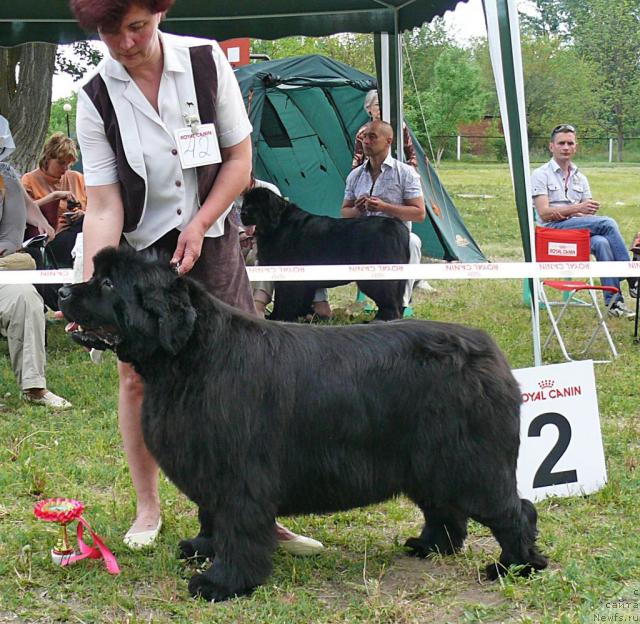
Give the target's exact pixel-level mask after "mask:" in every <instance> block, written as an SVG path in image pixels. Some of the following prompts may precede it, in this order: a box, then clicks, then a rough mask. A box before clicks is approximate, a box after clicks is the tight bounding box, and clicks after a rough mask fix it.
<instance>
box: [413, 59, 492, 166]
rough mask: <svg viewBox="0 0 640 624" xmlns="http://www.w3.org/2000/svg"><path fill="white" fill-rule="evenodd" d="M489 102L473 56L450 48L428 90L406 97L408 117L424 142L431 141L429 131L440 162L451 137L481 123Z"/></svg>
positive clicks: (435, 70) (437, 159) (437, 67)
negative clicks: (460, 128) (462, 129)
mask: <svg viewBox="0 0 640 624" xmlns="http://www.w3.org/2000/svg"><path fill="white" fill-rule="evenodd" d="M486 102H487V93H486V92H485V91H484V90H483V89H482V84H481V75H480V68H479V67H478V65H477V63H476V62H475V61H474V60H473V58H472V56H471V54H470V53H469V52H468V51H467V50H463V49H461V48H456V47H447V48H446V49H445V50H443V52H442V53H441V54H440V56H439V57H438V59H437V61H436V63H435V66H434V71H433V79H432V80H431V83H430V84H429V86H427V88H426V89H425V90H424V91H422V92H418V93H416V94H411V95H407V97H406V106H405V114H406V117H407V119H408V120H409V122H410V123H411V124H412V126H413V128H414V130H415V132H416V134H417V135H418V137H419V138H420V141H421V142H423V141H424V140H425V139H427V140H428V138H427V136H426V134H427V131H428V133H429V134H430V135H431V141H432V144H433V145H434V146H435V149H436V161H439V160H440V158H441V156H442V154H443V152H444V150H445V149H446V146H447V144H448V142H449V139H448V136H449V135H455V134H457V132H458V127H459V126H460V124H463V123H471V122H474V121H479V120H480V119H482V117H483V116H484V113H485V107H486ZM422 113H424V121H423V119H422ZM425 123H426V126H427V127H426V128H425Z"/></svg>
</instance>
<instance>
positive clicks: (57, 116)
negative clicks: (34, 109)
mask: <svg viewBox="0 0 640 624" xmlns="http://www.w3.org/2000/svg"><path fill="white" fill-rule="evenodd" d="M77 101H78V96H77V94H75V93H73V94H72V95H70V96H68V97H63V98H59V99H57V100H55V101H54V102H52V103H51V115H50V116H49V129H48V132H47V136H51V135H52V134H53V133H54V132H63V133H64V134H67V119H68V121H69V124H68V130H69V136H75V130H74V129H75V127H76V103H77ZM65 104H69V105H70V106H71V110H70V111H69V113H67V112H66V111H65V110H64V105H65Z"/></svg>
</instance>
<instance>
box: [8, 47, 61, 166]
mask: <svg viewBox="0 0 640 624" xmlns="http://www.w3.org/2000/svg"><path fill="white" fill-rule="evenodd" d="M55 59H56V46H55V45H53V44H49V43H26V44H24V45H21V46H15V47H12V48H2V47H0V114H2V115H4V116H5V117H6V118H7V119H8V120H9V123H10V125H11V132H12V134H13V138H14V140H15V142H16V151H15V152H14V153H13V154H12V155H11V158H10V161H11V164H13V165H14V166H15V168H16V169H17V170H18V171H19V172H21V173H22V172H25V171H28V170H29V169H31V168H33V166H34V164H35V162H36V159H37V156H38V153H39V152H40V147H41V146H42V143H43V141H44V137H45V135H46V133H47V128H48V125H49V109H50V107H51V77H52V76H53V71H54V67H55Z"/></svg>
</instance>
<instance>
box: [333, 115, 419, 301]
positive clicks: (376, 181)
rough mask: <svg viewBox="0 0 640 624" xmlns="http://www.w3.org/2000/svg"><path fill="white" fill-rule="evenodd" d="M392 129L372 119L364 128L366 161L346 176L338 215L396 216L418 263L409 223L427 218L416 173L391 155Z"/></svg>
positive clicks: (410, 283) (410, 287) (415, 240)
mask: <svg viewBox="0 0 640 624" xmlns="http://www.w3.org/2000/svg"><path fill="white" fill-rule="evenodd" d="M392 143H393V128H392V127H391V126H390V125H389V124H388V123H387V122H386V121H381V120H374V121H371V122H370V123H368V124H367V125H366V127H365V130H364V133H363V136H362V146H363V149H364V155H365V157H366V160H365V161H364V163H362V165H360V166H359V167H356V168H355V169H354V170H353V171H352V172H351V173H350V174H349V176H348V177H347V182H346V188H345V192H344V202H343V204H342V209H341V211H340V212H341V214H342V216H343V217H345V218H346V219H355V218H360V217H369V216H382V217H397V218H398V219H400V220H401V221H404V223H405V225H406V226H407V230H408V235H409V251H410V259H409V262H410V263H411V264H420V258H421V256H422V243H421V241H420V238H419V237H418V236H416V235H415V234H413V233H412V232H411V223H422V222H423V221H424V219H425V217H426V210H425V207H424V196H423V194H422V184H421V182H420V176H419V175H418V173H417V172H416V170H415V169H414V168H413V167H411V166H410V165H407V164H405V163H402V162H400V161H399V160H396V159H395V158H393V157H392V156H391V144H392ZM414 281H415V280H407V287H406V289H405V293H404V299H403V305H404V307H405V308H407V307H409V302H410V301H411V292H412V290H413V284H414Z"/></svg>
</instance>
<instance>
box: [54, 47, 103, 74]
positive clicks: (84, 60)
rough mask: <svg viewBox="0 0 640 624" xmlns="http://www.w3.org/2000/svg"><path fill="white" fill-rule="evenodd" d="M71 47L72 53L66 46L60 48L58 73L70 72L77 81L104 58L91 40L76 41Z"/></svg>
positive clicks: (57, 64) (57, 58)
mask: <svg viewBox="0 0 640 624" xmlns="http://www.w3.org/2000/svg"><path fill="white" fill-rule="evenodd" d="M70 48H71V55H69V54H67V53H66V50H64V48H58V53H57V55H56V73H58V74H60V73H63V74H69V75H70V76H71V77H72V78H73V79H74V80H75V81H78V80H80V79H81V78H82V77H83V76H84V75H85V73H86V72H87V71H88V70H89V69H91V68H92V67H95V66H96V65H97V64H98V63H99V62H100V61H101V60H102V52H100V50H98V48H96V47H95V46H94V45H93V43H92V42H91V41H76V42H75V43H73V44H71V46H70Z"/></svg>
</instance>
